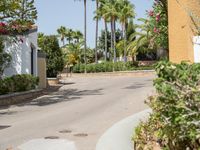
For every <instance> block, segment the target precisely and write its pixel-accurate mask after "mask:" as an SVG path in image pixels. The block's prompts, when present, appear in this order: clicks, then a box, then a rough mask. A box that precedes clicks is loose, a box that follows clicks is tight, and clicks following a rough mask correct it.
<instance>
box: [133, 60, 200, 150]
mask: <svg viewBox="0 0 200 150" xmlns="http://www.w3.org/2000/svg"><path fill="white" fill-rule="evenodd" d="M156 72H157V75H158V78H157V79H156V80H154V86H155V88H156V91H157V94H156V95H154V96H151V97H150V98H149V101H148V104H149V106H150V107H151V108H152V110H153V113H152V114H151V115H150V118H149V120H148V121H146V122H142V123H141V124H140V125H139V126H138V127H137V129H136V134H135V136H134V139H133V140H134V142H135V150H143V149H152V148H151V147H152V145H155V143H157V144H158V145H160V147H161V149H163V150H187V149H188V150H199V149H200V88H199V87H200V64H192V65H190V64H187V63H184V62H183V63H181V64H174V63H170V62H166V61H164V62H159V63H158V64H157V66H156Z"/></svg>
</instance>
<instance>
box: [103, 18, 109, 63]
mask: <svg viewBox="0 0 200 150" xmlns="http://www.w3.org/2000/svg"><path fill="white" fill-rule="evenodd" d="M104 23H105V61H107V53H108V37H107V33H108V27H107V22H106V19H105V20H104Z"/></svg>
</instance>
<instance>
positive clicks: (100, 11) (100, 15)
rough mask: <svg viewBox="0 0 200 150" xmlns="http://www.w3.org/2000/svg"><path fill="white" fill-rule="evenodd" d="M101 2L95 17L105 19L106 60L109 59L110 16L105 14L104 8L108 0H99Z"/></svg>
mask: <svg viewBox="0 0 200 150" xmlns="http://www.w3.org/2000/svg"><path fill="white" fill-rule="evenodd" d="M99 3H100V6H99V7H98V9H97V10H96V12H95V13H96V16H95V18H98V19H100V18H102V19H103V21H104V27H105V49H104V52H105V61H107V53H108V37H107V35H108V25H107V23H108V18H109V16H106V15H105V9H104V5H105V4H106V3H108V0H99Z"/></svg>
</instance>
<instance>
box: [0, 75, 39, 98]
mask: <svg viewBox="0 0 200 150" xmlns="http://www.w3.org/2000/svg"><path fill="white" fill-rule="evenodd" d="M38 82H39V78H38V77H33V76H32V75H28V74H23V75H14V76H12V77H7V78H5V79H2V80H0V95H2V94H7V93H13V92H22V91H28V90H32V89H35V88H36V86H37V85H38Z"/></svg>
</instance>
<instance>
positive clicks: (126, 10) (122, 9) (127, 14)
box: [118, 0, 135, 62]
mask: <svg viewBox="0 0 200 150" xmlns="http://www.w3.org/2000/svg"><path fill="white" fill-rule="evenodd" d="M118 7H119V12H118V17H119V21H120V23H121V26H122V34H123V38H124V42H123V43H124V62H126V61H127V57H126V53H127V29H126V27H127V24H128V19H130V18H133V17H134V16H135V12H134V6H133V5H132V4H131V3H130V2H129V1H128V0H124V1H120V3H119V6H118Z"/></svg>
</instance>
